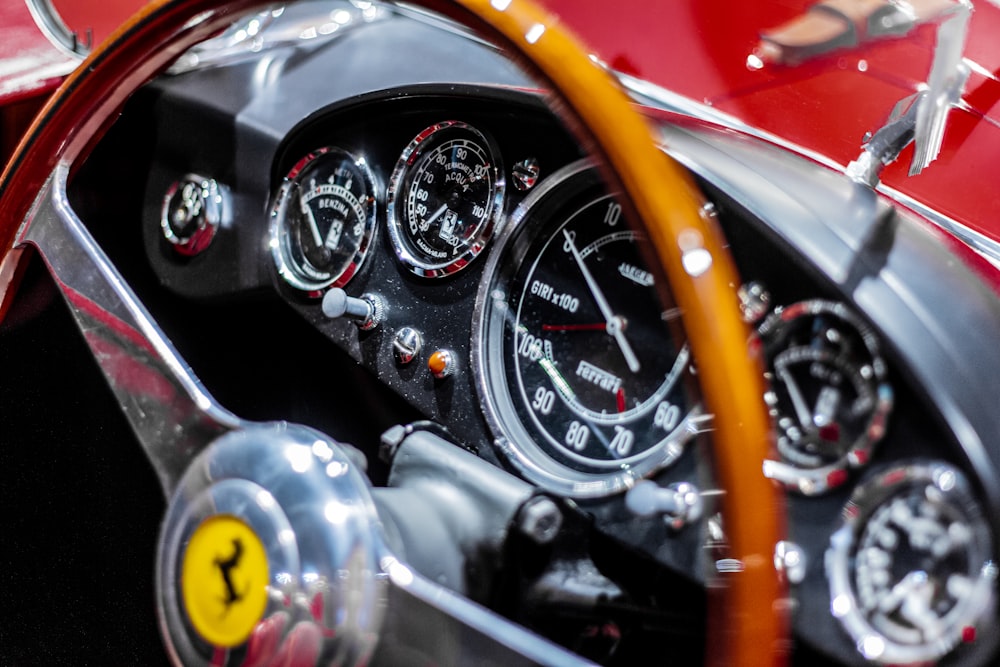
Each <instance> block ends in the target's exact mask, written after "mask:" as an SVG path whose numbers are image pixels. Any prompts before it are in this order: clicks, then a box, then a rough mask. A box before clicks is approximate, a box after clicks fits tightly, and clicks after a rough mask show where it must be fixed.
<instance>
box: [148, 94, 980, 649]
mask: <svg viewBox="0 0 1000 667" xmlns="http://www.w3.org/2000/svg"><path fill="white" fill-rule="evenodd" d="M410 92H411V93H412V91H410ZM275 141H276V143H275V145H274V146H273V147H271V149H270V151H271V152H270V153H269V155H271V156H272V159H271V160H270V161H269V162H268V163H267V164H268V165H269V170H263V169H261V170H258V171H253V170H252V169H251V167H249V166H247V167H242V166H241V168H243V169H244V170H246V171H247V173H245V174H244V173H243V172H240V173H241V174H243V175H242V176H241V179H237V178H235V177H231V178H229V179H227V178H226V174H225V173H220V171H219V170H212V169H211V168H209V167H208V166H206V165H203V164H184V165H179V166H171V167H164V166H163V165H157V167H156V168H155V169H154V170H153V173H152V174H151V176H150V180H149V184H148V190H149V193H150V194H148V195H147V201H148V204H147V209H148V214H147V217H150V218H151V219H154V220H155V222H156V224H155V225H148V226H147V227H148V229H146V230H144V235H145V238H144V241H145V244H146V251H147V255H148V256H149V259H150V262H151V263H152V265H153V269H154V272H155V273H156V274H157V279H158V280H159V282H160V283H162V284H163V285H166V286H167V287H169V288H171V289H172V290H173V291H174V292H176V293H179V294H181V295H182V296H186V297H189V298H199V299H214V298H220V297H232V296H242V297H246V296H248V295H252V294H258V293H265V294H268V295H273V294H275V293H276V294H277V295H278V296H279V297H280V300H281V301H282V302H283V303H284V305H287V306H289V307H291V309H293V310H294V311H296V312H297V314H298V315H299V316H300V317H301V318H303V319H304V320H305V321H306V322H307V323H308V324H309V325H311V327H312V330H314V331H315V332H318V333H319V334H320V335H321V336H322V337H323V338H324V339H325V340H326V341H331V342H332V343H334V345H335V347H336V348H339V350H340V351H341V352H342V353H346V355H348V356H350V357H351V358H353V359H354V360H355V361H356V362H357V363H358V364H360V365H361V366H362V367H364V368H365V369H367V370H368V371H370V372H371V373H372V374H373V376H374V377H375V378H376V379H377V381H378V383H379V385H380V387H381V388H383V389H388V390H389V391H391V392H393V393H394V394H396V395H397V396H399V397H402V399H403V400H404V401H405V402H406V403H407V404H408V405H409V406H411V407H412V408H414V409H415V410H416V411H417V412H418V413H419V414H420V415H421V416H422V417H424V418H426V419H427V420H430V421H431V422H434V423H435V424H437V425H439V426H441V427H443V428H444V429H445V430H446V431H447V435H448V437H449V438H450V439H451V440H453V441H454V442H455V443H456V445H458V446H463V447H465V448H467V449H469V450H471V451H474V452H475V453H476V454H478V455H479V456H480V457H481V458H483V459H486V460H488V461H490V462H492V463H494V464H496V465H498V466H503V467H505V468H508V469H510V470H513V471H514V472H516V473H517V474H518V475H520V476H521V477H523V478H525V479H527V480H529V481H530V482H532V483H533V484H535V485H537V486H538V487H539V488H540V489H541V490H543V491H544V492H546V493H550V494H553V495H555V496H559V497H563V498H567V499H570V500H571V501H572V503H573V506H574V507H576V508H578V509H579V510H580V511H581V512H582V513H584V514H586V515H587V516H588V517H589V518H590V519H591V520H592V522H593V525H594V528H595V530H596V531H598V532H600V533H602V534H603V535H604V536H605V537H610V538H611V539H613V540H614V541H616V542H618V543H621V544H623V545H625V546H626V547H627V548H628V549H631V550H633V551H635V552H637V553H640V554H643V557H645V558H649V559H651V560H653V561H655V562H657V563H658V565H659V566H661V567H666V568H668V569H670V570H671V571H674V572H677V573H679V574H680V575H681V576H682V577H684V578H686V579H689V580H692V581H703V580H704V579H706V578H707V577H709V576H713V575H712V574H711V572H712V571H713V570H714V569H716V568H717V567H721V565H719V563H723V562H724V560H725V559H724V558H723V559H722V560H719V562H718V563H716V562H715V560H714V559H716V558H717V557H719V553H720V552H719V551H718V546H719V545H721V544H724V529H723V527H721V526H720V525H719V524H718V523H717V520H716V517H715V514H714V511H715V506H714V505H713V503H714V502H715V500H714V499H713V498H714V497H713V495H712V494H713V492H714V491H713V489H712V487H711V485H712V483H713V482H712V479H711V477H710V476H708V475H706V474H705V472H704V467H703V466H701V463H702V462H703V461H704V460H705V456H704V453H705V451H707V450H705V448H704V447H703V445H705V446H706V447H707V444H708V443H709V442H710V437H709V436H708V435H706V434H707V433H709V432H710V430H711V416H710V415H708V414H706V410H705V409H704V408H703V406H702V400H701V397H700V395H699V389H698V383H697V360H695V359H692V358H691V355H690V352H689V345H688V341H687V339H686V337H685V333H684V330H683V328H682V326H681V319H680V314H681V313H680V312H679V310H678V309H677V308H676V307H675V306H674V304H671V303H669V302H664V301H663V298H664V297H663V295H664V294H666V293H667V291H666V290H664V289H661V288H662V287H663V283H662V281H663V280H664V279H663V277H662V275H661V274H660V272H659V269H658V267H652V266H649V265H648V264H647V263H646V258H647V257H649V256H651V253H650V252H648V250H649V243H648V241H647V240H646V239H645V238H644V237H643V235H642V234H641V233H639V232H636V231H635V230H633V229H631V228H630V227H628V226H627V225H626V224H625V221H624V220H623V218H622V215H621V207H620V205H619V203H618V201H617V200H616V198H615V196H614V193H613V192H609V191H608V189H607V188H606V187H605V186H604V185H603V183H602V181H601V179H600V177H599V175H598V172H597V170H596V169H594V167H593V166H592V164H590V163H589V162H587V161H585V160H582V159H581V157H582V156H581V155H580V151H579V149H578V147H577V145H576V142H575V141H574V140H573V139H572V138H571V137H570V136H569V135H568V134H566V132H565V131H564V130H562V129H561V128H559V127H558V126H556V125H555V124H554V122H553V120H552V119H551V117H550V116H549V115H548V113H547V112H546V111H544V109H543V108H542V106H541V105H540V103H539V102H538V100H537V98H536V97H534V96H533V95H530V94H525V93H518V92H514V91H510V90H495V89H494V90H483V89H478V88H475V87H466V88H461V87H460V88H459V89H457V90H456V88H455V87H449V89H448V90H447V91H443V90H440V89H420V90H419V91H418V94H405V95H400V94H393V93H392V92H391V91H390V92H386V93H379V94H375V95H372V96H369V97H365V98H363V99H354V100H350V101H349V102H347V103H344V104H343V105H335V106H333V107H330V108H324V109H323V110H321V112H318V113H315V114H313V115H311V116H309V117H308V118H306V120H304V121H302V122H299V123H298V124H297V125H295V126H294V127H293V128H291V129H290V130H288V131H287V132H286V133H285V134H283V135H281V137H280V139H277V140H275ZM244 163H245V164H246V165H251V164H254V163H253V161H251V160H245V161H243V162H242V163H241V165H242V164H244ZM265 172H266V173H265ZM195 173H197V174H199V176H197V177H193V176H191V174H195ZM213 178H214V179H216V180H218V184H216V182H215V180H211V183H212V184H213V188H214V189H213V190H212V193H222V194H220V195H219V197H224V204H225V206H224V208H225V211H226V214H225V216H215V217H216V218H220V219H221V220H222V222H221V223H220V224H215V225H214V226H213V227H212V230H213V231H212V234H211V235H210V236H205V237H204V240H203V241H199V242H198V243H197V244H193V243H192V244H186V245H183V247H182V248H176V247H175V246H176V245H177V244H176V243H175V241H174V240H172V239H171V238H169V237H168V236H166V231H162V230H163V229H167V230H169V231H170V232H171V233H172V234H174V235H175V236H176V235H177V232H178V230H180V231H183V230H184V228H185V227H184V225H185V224H186V223H185V220H186V217H185V216H189V217H190V216H193V215H195V213H197V211H200V210H201V208H204V205H203V204H204V202H201V201H200V200H198V199H197V196H203V193H204V192H208V190H207V185H205V184H206V183H208V182H209V181H210V179H213ZM238 180H242V181H243V182H244V183H246V184H248V185H244V186H243V187H242V188H241V187H237V186H236V181H238ZM702 185H703V186H705V187H706V189H707V193H708V194H709V197H710V199H712V200H713V202H714V203H715V205H716V210H717V212H718V215H719V222H720V224H721V225H722V226H723V228H724V231H725V233H726V235H727V237H728V238H729V239H730V243H731V247H732V251H733V254H734V257H735V259H736V261H737V264H738V266H739V268H740V271H741V273H742V275H743V276H744V277H745V278H746V280H747V281H748V286H747V289H745V290H744V292H745V293H747V294H750V293H752V294H755V295H756V299H757V302H756V303H750V302H749V301H747V302H745V303H744V304H743V305H744V307H745V312H746V313H747V318H746V319H747V321H748V323H749V324H750V327H751V329H752V330H753V331H754V336H753V337H752V340H751V341H749V342H748V345H749V346H751V347H752V348H755V349H757V350H759V352H760V358H761V360H762V362H763V364H762V365H763V367H764V372H765V379H766V385H767V387H768V390H767V393H766V396H765V397H764V400H765V402H766V405H767V407H768V409H769V410H770V413H771V417H772V420H773V425H774V436H775V440H774V442H775V448H774V455H773V458H772V460H769V461H768V462H767V463H766V464H765V467H764V470H763V473H764V474H765V475H767V476H769V477H771V478H772V479H774V480H775V482H776V483H779V484H781V485H783V486H784V487H785V488H786V489H787V490H788V494H787V501H788V511H789V516H790V520H789V542H788V544H789V545H792V546H791V547H789V550H788V553H794V554H796V558H798V559H799V561H798V564H797V565H796V567H795V568H794V569H790V570H789V583H790V584H791V587H792V594H793V596H794V597H795V598H796V603H795V609H794V613H793V618H794V622H795V624H796V627H797V628H798V629H799V631H800V632H802V634H808V635H809V636H810V637H811V641H813V642H815V643H816V645H818V646H819V647H820V650H821V651H822V652H824V653H825V654H828V655H835V656H837V658H838V659H839V660H841V661H842V662H845V663H852V662H860V661H861V660H863V659H870V660H874V661H877V662H883V663H887V664H902V663H906V664H910V663H923V662H930V661H933V660H936V659H938V658H940V657H942V656H950V655H954V654H957V653H961V652H962V651H966V652H968V651H972V650H976V651H980V650H991V649H990V648H989V647H987V648H982V646H984V644H985V642H983V641H979V642H978V643H977V642H976V641H975V640H976V638H977V637H980V638H981V637H982V636H983V632H984V630H985V628H984V623H987V622H989V621H990V619H992V618H993V617H994V607H995V588H996V581H995V580H996V576H997V568H996V565H995V564H994V561H993V558H994V556H993V554H994V553H995V549H996V544H995V537H994V536H993V534H992V532H991V530H990V522H989V520H988V517H986V516H985V515H984V511H983V509H982V507H983V505H982V500H981V498H982V489H980V488H979V487H978V486H977V482H976V479H975V476H974V475H970V474H969V469H968V467H967V466H966V465H965V464H964V463H963V461H962V460H960V459H961V457H959V456H956V455H955V451H957V450H958V448H957V447H955V445H954V443H953V442H951V441H949V440H948V439H947V435H942V434H943V433H944V432H945V429H942V428H941V425H940V423H939V422H938V421H936V420H935V418H934V417H933V416H932V415H930V414H928V412H927V411H926V410H924V409H922V408H921V405H923V401H925V400H926V399H925V398H924V397H922V396H920V395H918V394H917V393H915V392H914V391H913V390H912V388H911V386H910V384H911V383H910V378H909V377H908V376H907V375H906V374H905V372H903V371H901V370H900V368H899V367H898V366H897V365H894V361H893V359H894V357H893V350H892V348H891V346H890V345H889V344H888V342H887V341H886V340H885V339H884V338H883V335H882V333H881V332H880V331H878V330H877V329H876V327H875V326H873V325H872V323H871V317H870V314H869V313H866V312H865V311H864V310H863V309H862V308H860V307H858V304H856V303H853V302H852V301H851V299H850V294H849V292H847V291H846V290H838V289H836V288H834V287H831V285H830V284H828V283H827V282H824V280H823V278H822V276H819V275H818V274H810V273H808V272H802V273H799V274H795V279H794V280H790V279H789V276H790V275H793V274H792V272H790V271H789V268H788V265H787V264H786V263H784V262H776V261H773V258H774V257H777V256H781V253H783V252H786V251H785V250H783V249H782V248H781V246H780V244H779V243H777V242H776V241H775V239H774V238H771V237H769V236H768V235H767V234H765V233H760V232H759V231H755V225H756V226H758V227H762V226H763V225H761V224H760V223H759V222H754V223H753V224H746V223H747V221H748V220H753V219H754V216H753V214H752V213H749V212H747V211H745V210H744V209H742V208H741V205H740V204H739V203H737V202H736V201H735V200H731V199H729V198H727V195H726V192H725V191H724V190H722V189H717V188H714V187H713V186H712V184H711V183H709V182H707V181H706V182H703V183H702ZM164 193H167V194H166V196H165V195H164ZM177 193H186V194H183V196H181V195H178V194H177ZM199 193H202V194H199ZM196 195H197V196H196ZM212 201H213V202H215V200H214V199H213V200H212ZM220 201H221V200H220ZM164 202H166V203H164ZM219 207H221V204H220V205H219ZM175 209H176V210H175ZM213 210H214V209H213ZM166 219H169V221H171V224H169V225H165V226H164V224H161V222H162V220H166ZM213 219H214V218H213ZM189 226H190V225H189ZM803 275H804V276H807V278H806V279H803V278H802V276H803ZM751 280H752V281H754V282H753V283H749V281H751ZM280 344H281V345H291V346H294V345H295V341H294V340H291V341H288V340H286V341H281V342H280ZM331 353H333V351H331ZM305 363H306V364H308V363H310V362H309V360H306V361H305ZM289 372H290V373H292V371H291V370H290V371H289ZM292 374H293V373H292ZM289 377H291V375H290V376H289ZM322 381H323V382H329V383H338V382H343V380H341V379H340V378H334V377H331V378H323V379H322ZM344 389H345V390H347V391H352V390H353V388H350V387H348V388H344ZM323 409H327V408H326V407H324V408H323ZM378 409H379V408H378V405H377V402H373V410H378ZM700 450H701V451H700ZM647 479H648V480H653V481H654V482H655V483H656V484H655V485H654V486H657V487H658V489H657V491H656V492H657V493H664V492H667V490H668V489H674V490H676V489H686V490H689V491H690V493H692V494H694V495H695V496H699V494H700V497H703V498H704V499H705V501H704V502H705V507H704V509H705V511H704V513H703V514H702V515H701V516H695V517H694V518H691V519H690V522H686V521H677V520H676V517H673V520H672V521H664V520H663V519H664V518H666V517H663V516H660V515H659V514H656V513H653V514H654V515H653V516H652V517H650V516H646V515H644V514H643V513H642V512H639V511H637V510H636V509H635V508H636V507H637V506H638V504H641V503H638V501H637V500H636V499H635V498H633V499H632V500H633V501H635V502H631V503H630V502H629V501H628V499H627V496H628V494H630V493H631V490H633V489H638V488H642V489H643V492H644V493H649V489H650V488H652V487H650V486H649V485H648V484H642V485H640V484H639V482H640V481H643V480H647ZM699 489H701V490H702V491H704V492H705V493H702V492H701V491H699ZM670 493H673V491H670ZM654 495H655V493H654ZM654 500H656V499H655V498H654ZM651 502H652V501H651ZM656 502H659V501H658V500H656ZM656 502H653V504H654V505H655V504H656ZM700 506H701V505H700V501H699V507H700ZM661 514H662V512H661ZM710 545H715V546H712V547H711V548H710ZM692 553H693V554H694V555H693V556H692V555H691V554H692ZM792 572H794V573H795V574H794V575H793V574H792ZM706 573H709V574H706ZM969 644H975V647H967V646H966V645H969Z"/></svg>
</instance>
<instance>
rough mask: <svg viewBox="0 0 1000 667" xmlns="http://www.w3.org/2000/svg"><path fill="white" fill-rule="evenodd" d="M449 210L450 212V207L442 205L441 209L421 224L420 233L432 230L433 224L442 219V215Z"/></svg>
mask: <svg viewBox="0 0 1000 667" xmlns="http://www.w3.org/2000/svg"><path fill="white" fill-rule="evenodd" d="M447 210H448V205H447V204H441V208H439V209H438V210H436V211H434V212H433V213H432V214H431V217H429V218H427V219H426V220H424V221H423V222H422V223H420V231H422V232H426V231H427V230H428V229H429V228H430V226H431V224H432V223H433V222H434V221H435V220H437V219H438V218H439V217H441V214H442V213H444V212H445V211H447Z"/></svg>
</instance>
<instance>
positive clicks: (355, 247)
mask: <svg viewBox="0 0 1000 667" xmlns="http://www.w3.org/2000/svg"><path fill="white" fill-rule="evenodd" d="M375 211H376V206H375V184H374V179H373V177H372V174H371V171H370V170H369V168H368V165H367V164H366V162H365V160H364V159H363V158H359V157H356V156H354V155H352V154H350V153H348V152H347V151H344V150H341V149H339V148H321V149H319V150H317V151H314V152H313V153H310V154H309V155H307V156H306V157H304V158H303V159H302V160H300V161H299V162H298V164H296V165H295V166H294V167H293V168H292V170H291V171H290V172H289V174H288V175H287V176H286V177H285V180H284V183H283V184H282V186H281V189H280V191H279V193H278V197H277V200H276V203H275V205H274V209H273V211H272V214H271V254H272V256H273V258H274V263H275V265H276V266H277V269H278V274H279V275H280V276H281V277H282V278H284V279H285V281H286V282H287V283H288V284H289V285H291V286H292V287H295V288H297V289H300V290H303V291H305V292H307V293H311V294H313V295H315V296H318V295H319V293H320V290H322V289H324V288H326V287H330V286H336V287H340V286H342V285H345V284H346V283H347V282H348V281H349V280H350V279H351V278H352V277H353V276H354V274H355V273H357V271H358V269H359V268H360V267H361V264H362V263H363V262H364V259H365V256H366V255H367V253H368V248H369V246H370V245H371V240H372V234H373V232H374V230H375Z"/></svg>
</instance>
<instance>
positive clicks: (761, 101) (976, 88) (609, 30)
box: [0, 0, 1000, 240]
mask: <svg viewBox="0 0 1000 667" xmlns="http://www.w3.org/2000/svg"><path fill="white" fill-rule="evenodd" d="M540 1H541V2H542V4H544V5H546V6H547V7H548V8H549V9H550V10H551V11H552V12H553V13H554V14H557V15H558V16H559V17H560V18H561V19H562V20H563V22H564V23H565V24H567V25H569V26H570V27H571V28H572V29H573V30H575V31H576V32H577V33H578V34H579V35H580V36H581V37H582V38H583V39H584V41H585V42H587V43H588V44H590V45H591V46H592V47H593V49H594V50H595V52H596V53H597V54H598V55H599V56H600V57H601V58H602V59H603V60H604V61H605V62H608V63H609V64H611V65H612V66H613V67H614V68H615V69H618V70H620V71H623V72H625V73H627V74H632V75H635V76H637V77H639V78H642V79H646V80H648V81H650V82H653V83H655V84H658V85H660V86H662V87H664V88H667V89H669V90H672V91H675V92H678V93H681V94H682V95H684V96H686V97H688V98H690V99H692V100H695V101H698V102H703V103H706V104H708V105H711V106H712V107H714V108H716V109H718V110H720V111H723V112H725V113H728V114H730V115H732V116H735V117H736V118H738V119H740V120H742V121H743V122H745V123H747V124H749V125H751V126H753V127H757V128H760V129H761V130H764V131H766V132H768V133H771V134H774V135H777V136H779V137H782V138H783V139H785V140H787V141H789V142H791V143H793V144H797V145H799V146H801V147H803V148H805V149H808V150H809V151H812V152H815V153H818V154H821V155H823V156H826V157H827V158H829V159H831V160H833V161H834V162H836V163H838V164H841V165H846V164H847V163H848V162H850V161H851V160H853V159H854V158H855V157H857V155H858V153H859V152H860V147H861V144H862V141H863V137H864V135H865V133H866V132H869V131H872V130H875V129H877V128H878V127H879V126H880V125H882V123H884V122H885V120H886V118H887V117H888V115H889V113H890V111H891V109H892V107H893V105H894V104H895V103H896V102H897V101H898V100H900V99H901V98H903V97H904V96H906V95H909V94H911V93H913V92H914V91H915V90H916V89H917V86H918V85H919V84H920V83H921V82H923V81H924V80H925V79H926V77H927V73H928V72H929V70H930V63H931V54H932V49H933V46H934V42H935V30H934V26H933V25H925V26H922V27H920V28H917V29H916V30H915V31H914V32H912V33H911V34H910V35H909V36H907V37H905V38H895V39H887V40H883V41H877V42H869V43H868V44H866V45H863V46H862V47H861V48H858V49H854V50H851V51H841V52H835V53H832V54H829V55H826V56H820V57H818V58H815V59H813V60H811V61H808V62H807V63H805V64H802V65H799V66H797V67H790V66H782V65H772V66H767V67H765V68H764V69H761V70H752V69H750V68H748V67H747V56H748V55H750V54H751V53H752V52H753V51H754V49H755V47H756V46H757V44H758V42H759V34H760V32H761V31H762V30H766V29H769V28H773V27H775V26H777V25H780V24H782V23H783V22H785V21H787V20H789V19H791V18H794V17H795V16H797V15H799V14H801V13H802V12H803V11H804V10H805V9H806V8H807V7H808V6H809V5H811V4H812V2H813V0H764V1H758V2H752V3H747V2H737V1H734V0H726V1H725V2H697V1H688V2H684V1H681V0H670V1H664V0H628V1H627V2H626V1H623V2H616V3H608V2H606V0H540ZM140 5H141V0H87V1H86V2H79V0H55V6H56V8H57V9H58V10H59V11H60V12H62V14H63V15H64V18H65V19H66V20H67V23H69V24H70V25H71V26H73V27H74V28H76V29H78V30H80V31H81V32H82V31H85V30H87V29H88V28H89V29H91V30H92V31H93V34H94V37H95V39H101V38H103V37H105V36H106V35H108V34H109V33H110V32H111V31H112V30H113V28H114V26H115V25H117V24H118V23H119V22H120V21H121V20H122V19H123V18H124V17H125V16H126V15H127V14H128V13H129V12H130V11H132V10H133V9H135V8H137V7H138V6H140ZM0 25H2V26H3V36H4V39H3V40H0V62H2V63H4V65H5V66H4V67H0V105H2V106H9V105H10V104H12V103H14V102H17V101H20V100H24V99H25V98H31V97H33V96H38V95H41V94H44V93H46V92H48V91H49V90H51V89H52V88H53V87H54V86H55V85H56V84H57V83H58V81H59V80H60V78H61V75H62V74H65V72H66V71H68V68H69V66H70V64H71V59H70V58H69V57H68V56H67V55H66V54H63V53H61V52H60V51H59V50H58V49H56V48H55V47H54V46H52V45H51V44H49V43H48V41H47V40H46V39H45V37H44V36H43V35H42V34H41V33H40V31H39V30H38V29H37V28H36V27H35V25H34V23H33V21H32V19H31V16H30V14H29V12H28V11H27V8H26V7H25V3H24V1H23V0H0ZM998 35H1000V9H998V8H997V7H996V6H994V5H992V4H990V3H989V2H987V1H986V0H978V1H977V3H976V7H975V10H974V12H973V17H972V22H971V26H970V34H969V40H968V44H967V48H966V56H967V58H969V59H970V60H971V61H973V62H975V63H976V64H978V65H979V66H981V67H982V68H983V70H985V71H986V72H992V73H993V75H992V76H991V77H987V76H984V75H982V74H980V73H976V72H973V74H972V75H971V76H970V79H969V82H968V84H967V86H966V91H965V95H964V100H965V102H966V103H967V104H968V106H969V109H968V110H952V112H951V113H950V115H949V123H948V129H947V131H946V133H945V138H944V145H943V148H942V151H941V154H940V156H939V157H938V159H937V160H936V161H935V162H934V163H933V164H932V165H931V166H930V167H928V168H927V169H925V170H924V172H923V173H922V174H920V175H918V176H915V177H909V176H907V169H908V166H909V159H910V156H911V155H912V148H908V149H907V150H906V151H904V153H903V155H902V156H901V157H900V159H899V160H897V161H896V162H895V163H894V164H892V165H890V166H889V167H887V168H886V170H885V172H884V173H883V175H882V180H883V182H884V183H885V184H886V185H888V186H890V187H892V188H895V189H897V190H899V191H900V192H902V193H904V194H907V195H910V196H912V197H914V198H915V199H917V200H918V201H921V202H923V203H925V204H927V205H928V206H930V207H931V208H934V209H936V210H938V211H940V212H941V213H943V214H945V215H947V216H948V217H950V218H952V219H954V220H956V221H958V222H960V223H962V224H964V225H966V226H967V227H969V228H970V229H973V230H975V231H977V232H980V233H982V234H985V235H986V236H988V237H990V238H993V239H996V240H1000V216H997V215H995V213H996V212H997V211H1000V188H997V187H995V186H994V183H993V179H992V178H991V176H992V174H993V171H994V169H993V167H994V164H995V161H996V159H997V157H998V156H1000V79H998V74H1000V39H998V38H997V36H998ZM59 68H62V71H60V69H59Z"/></svg>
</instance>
